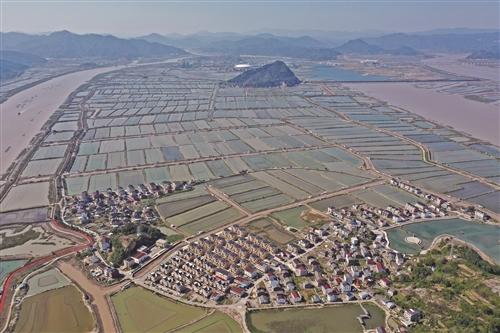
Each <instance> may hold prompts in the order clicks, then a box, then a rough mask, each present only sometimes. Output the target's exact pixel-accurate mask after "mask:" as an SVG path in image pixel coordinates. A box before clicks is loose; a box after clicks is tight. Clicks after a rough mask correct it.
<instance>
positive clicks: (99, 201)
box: [64, 181, 193, 228]
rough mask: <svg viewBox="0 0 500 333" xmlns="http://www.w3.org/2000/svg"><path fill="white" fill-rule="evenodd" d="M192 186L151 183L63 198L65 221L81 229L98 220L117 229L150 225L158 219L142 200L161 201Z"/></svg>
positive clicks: (182, 183) (174, 183) (187, 183)
mask: <svg viewBox="0 0 500 333" xmlns="http://www.w3.org/2000/svg"><path fill="white" fill-rule="evenodd" d="M192 188H193V183H191V182H168V181H164V182H162V183H161V184H156V183H153V182H152V183H149V184H147V185H144V184H139V185H137V186H133V185H128V186H127V187H126V188H123V187H118V189H117V190H116V191H114V190H112V189H111V188H108V189H107V190H106V191H102V192H101V191H95V192H94V193H91V194H89V193H87V192H86V191H84V192H82V193H81V195H79V196H66V197H65V198H64V206H65V211H64V218H65V220H66V221H70V222H73V223H76V224H80V225H88V224H90V223H92V222H94V221H96V220H100V221H104V222H107V223H109V224H108V225H109V226H110V227H111V228H117V227H120V226H122V225H125V224H128V223H132V222H134V223H150V222H153V221H156V220H157V219H158V218H159V215H158V213H157V212H156V210H155V209H153V208H152V207H149V206H144V205H142V204H141V200H144V199H149V198H158V197H162V196H164V195H166V194H168V193H173V192H175V191H179V190H182V191H185V190H191V189H192Z"/></svg>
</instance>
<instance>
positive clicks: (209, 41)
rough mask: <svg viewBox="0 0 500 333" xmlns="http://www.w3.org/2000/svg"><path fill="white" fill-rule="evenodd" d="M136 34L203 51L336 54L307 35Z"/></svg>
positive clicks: (302, 55)
mask: <svg viewBox="0 0 500 333" xmlns="http://www.w3.org/2000/svg"><path fill="white" fill-rule="evenodd" d="M139 38H140V39H144V40H146V41H149V42H156V43H162V44H170V45H174V46H177V47H184V48H186V49H189V50H192V52H195V53H202V54H225V55H261V56H279V57H291V58H304V59H310V60H331V59H336V58H337V56H338V55H339V53H338V52H337V51H336V50H335V49H333V48H331V47H327V46H325V44H324V43H322V42H320V41H318V40H316V39H314V38H312V37H309V36H301V37H281V36H274V35H272V34H258V35H255V36H244V35H238V34H228V33H224V34H217V33H214V34H208V33H207V34H197V35H189V36H185V37H179V36H174V37H172V36H170V37H169V36H162V35H159V34H150V35H147V36H144V37H139Z"/></svg>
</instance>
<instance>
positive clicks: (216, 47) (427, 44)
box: [139, 28, 500, 60]
mask: <svg viewBox="0 0 500 333" xmlns="http://www.w3.org/2000/svg"><path fill="white" fill-rule="evenodd" d="M311 33H314V36H315V37H316V38H313V37H311V36H276V35H273V34H269V33H264V34H263V33H261V34H257V35H252V36H248V35H243V34H236V33H198V34H193V35H186V36H182V35H169V36H162V35H159V34H151V35H148V36H144V37H139V39H144V40H147V41H150V42H156V43H161V44H168V45H173V46H176V47H183V48H187V49H190V50H192V51H193V52H198V53H204V54H230V55H245V54H247V55H263V56H282V57H294V58H305V59H311V60H330V59H335V58H336V57H337V56H338V55H340V54H341V53H344V54H349V53H355V54H361V55H363V54H366V55H377V54H391V55H399V56H415V55H420V54H423V53H426V52H455V53H457V52H459V53H472V52H476V51H478V50H490V49H493V48H495V47H497V48H498V45H499V39H500V38H499V31H494V30H488V29H479V30H475V29H466V28H456V29H441V30H434V31H426V32H416V33H412V34H408V33H393V34H386V35H377V36H375V37H373V36H371V37H370V36H368V37H359V38H354V39H348V40H347V41H344V42H343V43H342V44H337V45H334V44H335V43H332V39H331V38H329V37H328V35H327V34H320V33H319V32H318V31H312V32H311ZM354 35H356V34H354V33H346V36H354ZM335 36H336V37H335V38H336V41H337V42H338V41H339V40H340V36H338V35H335Z"/></svg>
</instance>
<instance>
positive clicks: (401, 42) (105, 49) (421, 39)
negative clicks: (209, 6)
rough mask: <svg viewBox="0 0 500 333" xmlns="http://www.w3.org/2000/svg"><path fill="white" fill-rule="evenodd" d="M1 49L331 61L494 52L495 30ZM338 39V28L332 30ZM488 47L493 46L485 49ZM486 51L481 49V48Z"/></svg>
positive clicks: (31, 44) (179, 38) (23, 37)
mask: <svg viewBox="0 0 500 333" xmlns="http://www.w3.org/2000/svg"><path fill="white" fill-rule="evenodd" d="M0 34H1V35H0V38H2V50H4V51H6V50H8V51H17V52H22V53H27V54H32V55H35V56H39V57H42V58H110V59H118V58H126V59H136V58H147V57H168V58H172V57H178V56H183V55H187V54H188V52H186V51H185V49H186V50H189V51H191V52H193V53H197V54H202V55H229V56H239V55H257V56H272V57H290V58H303V59H309V60H333V59H336V58H337V57H338V56H339V55H341V54H359V55H382V54H390V55H398V56H415V55H420V54H423V53H428V52H431V53H432V52H455V53H472V55H471V56H472V57H476V56H478V55H477V53H478V52H479V51H481V50H486V51H484V52H483V53H482V54H483V55H481V54H479V56H483V57H485V56H487V57H491V56H493V57H494V56H495V54H496V53H495V52H494V50H498V48H499V40H500V35H499V31H490V30H474V29H466V28H457V29H442V30H436V31H428V32H417V33H411V34H409V33H393V34H386V35H381V34H380V33H377V34H375V33H372V34H369V35H367V37H358V38H347V37H353V36H359V35H360V34H361V33H347V32H346V33H345V38H346V40H345V41H344V42H343V43H341V44H336V42H335V43H333V42H332V38H331V37H332V36H330V37H329V34H327V33H326V32H325V33H320V32H319V31H311V34H314V36H315V38H314V37H311V36H308V35H303V36H296V35H293V36H292V35H289V36H277V35H273V34H269V33H259V34H256V35H245V34H240V33H231V32H221V33H211V32H199V33H196V34H192V35H179V34H170V35H160V34H156V33H154V34H149V35H147V36H143V37H137V38H133V39H123V38H118V37H115V36H111V35H99V34H84V35H79V34H75V33H71V32H69V31H58V32H54V33H51V34H47V35H29V34H24V33H17V32H8V33H0ZM332 34H333V35H334V36H335V39H336V41H337V42H338V41H339V40H340V39H341V37H342V36H341V33H340V32H335V33H333V32H332ZM491 50H493V51H491ZM485 52H487V53H485ZM2 61H10V62H14V63H15V64H17V66H16V65H15V64H11V63H9V62H5V65H4V68H2V70H3V72H4V75H7V76H12V75H14V76H15V75H16V74H15V73H19V72H20V71H22V66H18V65H26V64H23V63H22V62H16V61H13V60H9V59H3V58H2Z"/></svg>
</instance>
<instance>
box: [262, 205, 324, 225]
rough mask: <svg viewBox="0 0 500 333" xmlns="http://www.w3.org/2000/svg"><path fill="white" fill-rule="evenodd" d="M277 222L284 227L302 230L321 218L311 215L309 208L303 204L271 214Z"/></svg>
mask: <svg viewBox="0 0 500 333" xmlns="http://www.w3.org/2000/svg"><path fill="white" fill-rule="evenodd" d="M271 216H272V217H274V218H275V219H276V220H277V221H278V222H280V223H281V224H283V225H284V226H285V227H291V228H294V229H297V230H302V229H304V228H305V227H307V226H313V225H315V224H316V223H317V222H321V221H322V220H323V218H320V217H318V216H316V215H312V214H311V212H310V209H309V208H307V207H304V206H300V207H295V208H290V209H286V210H282V211H279V212H275V213H273V214H271Z"/></svg>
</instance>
